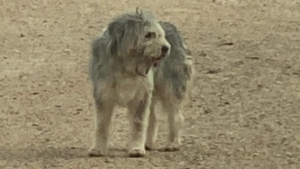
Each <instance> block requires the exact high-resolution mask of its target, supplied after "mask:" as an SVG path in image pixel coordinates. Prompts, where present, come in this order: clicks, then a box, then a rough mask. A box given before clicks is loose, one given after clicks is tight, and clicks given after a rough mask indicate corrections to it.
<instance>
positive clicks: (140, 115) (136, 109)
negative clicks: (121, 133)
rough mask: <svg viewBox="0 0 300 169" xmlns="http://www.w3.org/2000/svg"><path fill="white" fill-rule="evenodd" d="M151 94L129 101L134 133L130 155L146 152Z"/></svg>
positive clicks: (136, 155) (130, 143) (130, 144)
mask: <svg viewBox="0 0 300 169" xmlns="http://www.w3.org/2000/svg"><path fill="white" fill-rule="evenodd" d="M150 99H151V94H150V93H146V94H145V95H144V96H143V98H142V99H137V100H136V99H134V100H133V101H131V102H130V103H129V108H128V110H129V117H130V122H131V125H132V134H131V139H130V142H129V156H130V157H143V156H144V155H145V154H146V150H145V142H146V134H147V127H148V120H149V114H150V111H149V109H150V103H151V102H150V101H151V100H150Z"/></svg>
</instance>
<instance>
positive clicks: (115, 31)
mask: <svg viewBox="0 0 300 169" xmlns="http://www.w3.org/2000/svg"><path fill="white" fill-rule="evenodd" d="M108 33H109V36H110V42H109V45H108V51H109V52H110V54H111V55H112V56H117V57H123V59H124V60H125V64H126V61H128V60H133V59H134V60H135V62H136V63H137V64H136V65H137V69H138V72H140V73H142V74H145V73H146V74H147V72H148V70H149V69H150V67H151V66H155V65H157V64H158V63H159V61H160V60H161V59H163V58H164V57H166V56H168V55H169V53H170V47H171V46H170V44H169V43H168V41H167V40H166V39H165V32H164V30H163V28H162V27H161V26H160V24H159V23H158V22H157V21H156V18H155V16H154V15H153V14H152V13H151V12H149V11H144V10H141V9H139V8H137V9H136V11H135V12H132V13H126V14H123V15H121V16H119V17H117V18H115V19H114V20H113V21H112V22H111V23H110V24H109V26H108ZM142 65H144V66H142ZM142 69H145V70H142Z"/></svg>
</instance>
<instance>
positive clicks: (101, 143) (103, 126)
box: [88, 97, 114, 156]
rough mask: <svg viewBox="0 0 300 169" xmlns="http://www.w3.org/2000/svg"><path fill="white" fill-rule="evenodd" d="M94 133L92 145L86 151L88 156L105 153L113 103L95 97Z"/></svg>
mask: <svg viewBox="0 0 300 169" xmlns="http://www.w3.org/2000/svg"><path fill="white" fill-rule="evenodd" d="M95 107H96V111H95V133H94V134H95V135H94V140H93V145H92V147H91V148H90V149H89V151H88V155H89V156H104V155H106V154H107V143H108V137H109V130H110V125H111V118H112V114H113V108H114V105H113V103H112V102H108V101H102V99H99V97H95Z"/></svg>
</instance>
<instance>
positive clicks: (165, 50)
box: [161, 46, 169, 53]
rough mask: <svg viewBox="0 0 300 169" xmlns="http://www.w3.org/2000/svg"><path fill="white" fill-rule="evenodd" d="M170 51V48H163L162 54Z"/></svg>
mask: <svg viewBox="0 0 300 169" xmlns="http://www.w3.org/2000/svg"><path fill="white" fill-rule="evenodd" d="M168 51H169V47H168V46H163V47H162V48H161V52H162V53H167V52H168Z"/></svg>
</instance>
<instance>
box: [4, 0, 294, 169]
mask: <svg viewBox="0 0 300 169" xmlns="http://www.w3.org/2000/svg"><path fill="white" fill-rule="evenodd" d="M136 6H143V7H146V8H149V9H151V10H153V11H155V13H156V14H157V16H158V18H160V19H161V20H166V21H171V22H173V23H174V24H176V25H177V26H178V28H179V29H180V30H181V31H182V34H183V36H184V38H185V40H186V43H187V44H188V46H190V48H191V50H192V52H193V56H194V62H195V69H196V75H195V84H194V88H193V90H192V95H191V101H190V102H189V103H188V104H187V106H186V107H185V108H184V110H183V112H184V115H185V118H186V123H185V126H184V133H183V144H184V145H183V147H182V150H181V151H180V152H169V153H167V152H159V151H153V152H149V153H148V154H147V156H146V157H145V158H141V159H130V158H128V157H127V156H126V151H125V148H126V141H127V139H128V138H127V137H128V132H129V127H128V121H127V119H125V112H124V110H123V109H118V110H117V112H116V114H115V119H114V127H113V129H112V130H113V131H112V137H111V144H110V146H111V148H112V150H111V153H112V156H111V157H102V158H101V157H99V158H88V157H87V156H86V152H87V149H88V148H89V147H90V145H91V141H92V140H91V139H92V132H93V129H94V121H93V117H94V116H93V110H94V107H93V102H92V96H91V85H90V81H89V80H88V79H87V78H88V76H87V70H88V67H87V65H88V58H89V47H90V46H89V44H90V42H91V40H92V39H93V38H94V37H95V36H96V35H97V34H99V33H100V31H101V30H102V28H103V27H104V26H105V25H106V24H107V23H108V22H109V20H110V19H111V18H112V17H113V16H115V15H117V14H119V13H121V12H124V11H127V10H130V9H134V8H135V7H136ZM299 9H300V1H298V0H289V1H284V0H267V1H260V0H243V1H242V0H215V1H213V0H201V1H200V0H188V1H184V0H164V1H163V0H161V1H158V0H153V1H150V0H149V1H138V0H130V1H129V0H111V1H108V0H106V1H104V0H90V1H87V2H84V1H79V0H77V1H75V0H64V1H63V0H51V1H50V0H43V1H42V0H39V1H38V0H28V1H25V0H24V1H21V0H1V1H0V18H1V19H0V20H1V26H0V40H1V41H0V46H1V50H0V111H1V113H0V168H1V169H11V168H28V169H35V168H36V169H38V168H55V169H57V168H68V169H77V168H78V169H106V168H182V169H183V168H185V169H189V168H199V169H254V168H255V169H256V168H257V169H258V168H259V169H290V168H291V169H296V168H300V134H299V131H300V117H299V116H300V114H299V113H300V112H299V110H300V87H299V84H300V66H299V65H300V63H299V60H300V59H299V57H300V10H299ZM161 117H162V118H161V119H160V130H159V136H158V140H157V147H163V146H164V145H165V141H166V134H167V130H166V125H165V122H166V118H165V116H164V115H161Z"/></svg>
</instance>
